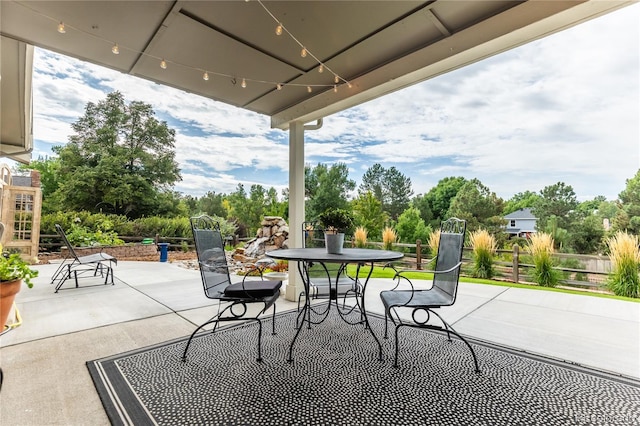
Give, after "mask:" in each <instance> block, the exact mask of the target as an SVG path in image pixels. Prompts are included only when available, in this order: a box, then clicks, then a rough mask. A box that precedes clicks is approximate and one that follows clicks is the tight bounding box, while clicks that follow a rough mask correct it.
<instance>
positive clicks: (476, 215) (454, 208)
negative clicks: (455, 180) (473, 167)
mask: <svg viewBox="0 0 640 426" xmlns="http://www.w3.org/2000/svg"><path fill="white" fill-rule="evenodd" d="M503 204H504V202H503V201H502V198H499V197H498V196H497V195H496V193H495V192H491V190H490V189H489V188H487V187H486V186H484V185H483V184H482V183H481V182H480V181H479V180H478V179H471V180H470V181H467V182H466V183H465V184H464V185H462V187H461V188H460V190H459V191H458V193H457V194H456V196H455V197H454V198H453V200H451V205H450V206H449V212H448V216H450V217H451V216H454V217H457V218H460V219H465V220H466V221H467V229H468V230H469V231H475V230H476V229H478V228H480V227H483V228H485V229H487V231H488V232H489V233H491V234H494V235H497V234H499V233H500V232H502V226H503V225H504V219H502V209H503Z"/></svg>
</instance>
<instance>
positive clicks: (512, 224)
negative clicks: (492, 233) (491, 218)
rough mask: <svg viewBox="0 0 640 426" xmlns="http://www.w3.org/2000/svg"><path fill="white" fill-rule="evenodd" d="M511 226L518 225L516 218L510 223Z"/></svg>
mask: <svg viewBox="0 0 640 426" xmlns="http://www.w3.org/2000/svg"><path fill="white" fill-rule="evenodd" d="M509 226H511V227H512V228H513V227H514V226H516V221H515V219H511V224H510V225H509Z"/></svg>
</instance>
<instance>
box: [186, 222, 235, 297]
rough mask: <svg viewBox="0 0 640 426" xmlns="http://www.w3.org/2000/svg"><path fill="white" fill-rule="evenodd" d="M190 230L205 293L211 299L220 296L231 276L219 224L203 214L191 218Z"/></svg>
mask: <svg viewBox="0 0 640 426" xmlns="http://www.w3.org/2000/svg"><path fill="white" fill-rule="evenodd" d="M191 230H192V232H193V240H194V242H195V245H196V253H197V254H198V266H199V268H200V276H201V277H202V285H203V286H204V292H205V295H206V296H207V297H209V298H212V299H216V298H219V297H222V295H223V294H224V290H225V289H226V288H227V287H228V286H229V285H231V277H230V276H229V267H228V265H227V255H226V253H225V251H224V239H223V238H222V234H221V233H220V225H219V224H218V223H217V222H215V221H214V220H213V219H212V218H211V217H209V216H206V215H203V216H198V217H192V218H191Z"/></svg>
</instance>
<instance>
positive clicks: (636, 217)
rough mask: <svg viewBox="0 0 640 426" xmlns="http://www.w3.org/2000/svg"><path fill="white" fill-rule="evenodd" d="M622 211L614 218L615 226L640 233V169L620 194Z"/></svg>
mask: <svg viewBox="0 0 640 426" xmlns="http://www.w3.org/2000/svg"><path fill="white" fill-rule="evenodd" d="M618 199H619V201H620V207H621V209H620V211H619V212H618V214H617V215H616V218H615V220H614V228H616V229H620V230H626V231H627V232H630V233H633V234H636V235H640V170H638V172H637V173H636V175H635V176H634V177H632V178H631V179H627V186H626V187H625V189H624V190H623V191H622V192H621V193H620V194H619V195H618Z"/></svg>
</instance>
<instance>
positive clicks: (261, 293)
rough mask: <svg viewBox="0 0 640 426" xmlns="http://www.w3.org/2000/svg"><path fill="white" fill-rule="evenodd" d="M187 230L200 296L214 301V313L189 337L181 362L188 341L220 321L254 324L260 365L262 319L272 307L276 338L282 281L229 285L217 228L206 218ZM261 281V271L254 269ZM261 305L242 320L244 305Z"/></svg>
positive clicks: (198, 218)
mask: <svg viewBox="0 0 640 426" xmlns="http://www.w3.org/2000/svg"><path fill="white" fill-rule="evenodd" d="M191 230H192V231H193V239H194V241H195V244H196V252H197V254H198V265H199V266H200V276H201V278H202V285H203V286H204V294H205V296H207V297H208V298H209V299H215V300H217V301H218V312H217V313H216V314H215V315H214V316H213V317H212V318H211V319H209V320H208V321H207V322H205V323H204V324H202V325H200V326H199V327H198V328H196V329H195V331H194V332H193V333H192V334H191V336H190V337H189V340H188V341H187V344H186V346H185V348H184V352H183V354H182V361H183V362H185V361H186V360H187V351H188V350H189V345H191V340H192V339H193V338H194V336H195V335H196V334H197V333H198V331H200V330H201V329H202V328H203V327H205V326H206V325H208V324H214V327H213V330H212V332H215V331H216V329H217V328H218V325H219V324H220V323H221V322H224V321H254V322H256V323H257V324H258V358H257V360H258V361H262V321H261V320H260V318H259V316H260V315H262V314H263V313H265V312H266V311H267V309H269V308H270V307H271V306H272V305H273V321H272V334H276V328H275V320H276V305H275V302H276V300H277V299H278V297H279V296H280V287H281V286H282V281H263V280H247V276H246V275H245V277H244V279H243V280H242V282H240V283H236V284H232V283H231V277H230V275H229V265H228V264H227V256H226V254H225V251H224V238H223V237H222V235H221V233H220V226H219V224H218V223H217V222H215V221H214V220H213V219H212V218H210V217H209V216H206V215H203V216H198V217H192V218H191ZM256 271H258V273H259V274H260V278H262V269H260V268H259V267H257V268H256ZM252 303H261V304H263V305H264V306H263V307H262V309H261V310H260V312H258V313H257V314H256V316H255V317H251V316H245V315H246V314H247V311H248V308H247V305H248V304H252Z"/></svg>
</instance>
